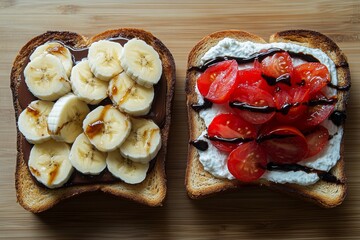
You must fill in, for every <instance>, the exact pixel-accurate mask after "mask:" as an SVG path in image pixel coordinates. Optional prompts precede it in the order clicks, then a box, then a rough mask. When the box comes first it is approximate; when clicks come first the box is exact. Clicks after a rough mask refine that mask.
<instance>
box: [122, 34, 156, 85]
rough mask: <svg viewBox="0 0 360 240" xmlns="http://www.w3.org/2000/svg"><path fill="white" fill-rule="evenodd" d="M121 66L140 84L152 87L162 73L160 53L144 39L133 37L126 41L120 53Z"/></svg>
mask: <svg viewBox="0 0 360 240" xmlns="http://www.w3.org/2000/svg"><path fill="white" fill-rule="evenodd" d="M120 62H121V66H122V67H123V68H124V70H125V72H126V73H127V74H128V75H129V76H131V77H132V78H133V79H134V80H135V81H136V82H137V83H138V84H140V85H143V86H144V87H148V88H149V87H152V86H153V85H154V84H156V83H157V82H158V81H159V80H160V77H161V74H162V64H161V60H160V57H159V54H158V53H157V52H156V51H155V50H154V48H153V47H152V46H150V45H148V44H147V43H146V42H144V41H143V40H139V39H136V38H133V39H131V40H129V41H128V42H127V43H125V45H124V48H123V51H122V52H121V55H120Z"/></svg>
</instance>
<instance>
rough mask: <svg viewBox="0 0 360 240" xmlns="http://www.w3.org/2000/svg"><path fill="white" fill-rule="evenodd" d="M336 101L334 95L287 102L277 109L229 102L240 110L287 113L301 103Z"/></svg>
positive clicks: (316, 103) (325, 103) (308, 104)
mask: <svg viewBox="0 0 360 240" xmlns="http://www.w3.org/2000/svg"><path fill="white" fill-rule="evenodd" d="M336 102H337V98H335V97H332V98H326V97H322V98H319V99H313V100H310V101H308V102H303V103H299V102H297V103H287V104H284V105H283V106H282V107H281V108H280V109H277V108H275V107H271V106H253V105H250V104H248V103H244V102H237V101H234V102H229V106H230V107H232V108H237V109H240V110H247V111H250V112H257V113H272V112H280V113H282V114H284V115H285V114H287V113H288V112H289V111H290V109H291V108H292V107H298V106H300V105H307V106H317V105H332V104H334V103H336Z"/></svg>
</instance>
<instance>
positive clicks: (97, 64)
mask: <svg viewBox="0 0 360 240" xmlns="http://www.w3.org/2000/svg"><path fill="white" fill-rule="evenodd" d="M122 49H123V47H122V46H121V45H120V44H119V43H117V42H112V41H109V40H100V41H98V42H94V43H93V44H91V46H90V48H89V53H88V59H89V66H90V68H91V71H92V72H93V73H94V75H95V76H96V77H97V78H99V79H101V80H103V81H109V80H110V79H111V78H113V77H114V76H116V75H118V74H119V73H121V72H122V71H123V69H122V67H121V65H120V53H121V52H122Z"/></svg>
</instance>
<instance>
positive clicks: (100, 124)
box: [85, 105, 112, 139]
mask: <svg viewBox="0 0 360 240" xmlns="http://www.w3.org/2000/svg"><path fill="white" fill-rule="evenodd" d="M111 107H112V106H111V105H106V106H105V107H104V108H103V110H102V111H101V113H100V116H99V118H98V119H97V120H95V121H94V122H92V123H90V124H88V125H87V127H86V129H85V134H86V136H87V137H88V138H90V139H92V138H94V137H95V136H96V135H98V134H100V133H101V132H103V131H104V127H105V122H104V117H105V114H106V112H107V111H108V110H109V109H110V108H111Z"/></svg>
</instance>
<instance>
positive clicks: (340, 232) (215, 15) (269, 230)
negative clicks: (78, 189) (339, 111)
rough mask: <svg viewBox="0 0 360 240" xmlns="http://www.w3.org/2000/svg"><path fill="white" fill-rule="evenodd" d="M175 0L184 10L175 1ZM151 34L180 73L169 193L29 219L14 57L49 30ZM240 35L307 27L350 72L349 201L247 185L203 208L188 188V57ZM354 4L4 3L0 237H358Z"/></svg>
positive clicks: (64, 208) (339, 0)
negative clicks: (19, 157) (205, 43)
mask: <svg viewBox="0 0 360 240" xmlns="http://www.w3.org/2000/svg"><path fill="white" fill-rule="evenodd" d="M180 2H181V3H180ZM119 27H137V28H144V29H146V30H148V31H151V32H152V33H153V34H154V35H156V36H157V37H158V38H160V39H161V40H162V41H163V42H164V43H165V45H166V46H167V47H168V48H169V49H170V51H171V52H172V54H173V56H174V58H175V62H176V66H177V74H176V77H177V79H176V80H177V83H176V90H175V98H174V105H173V115H172V126H171V133H170V144H169V149H168V153H169V154H168V157H167V165H166V171H167V176H168V194H167V200H166V202H165V205H164V206H163V207H161V208H148V207H144V206H140V205H138V204H136V203H132V202H129V201H125V200H122V199H117V198H114V197H112V196H108V195H105V194H101V193H88V194H84V195H81V196H79V197H75V198H72V199H69V200H66V201H65V202H63V203H61V204H59V205H58V206H56V207H55V208H53V209H51V210H50V211H47V212H45V213H43V214H39V215H34V214H31V213H29V212H27V211H25V210H24V209H22V208H21V207H20V206H19V205H18V204H17V203H16V195H15V187H14V173H15V159H16V135H15V132H16V126H15V117H14V110H13V106H12V101H11V92H10V88H9V85H10V83H9V75H10V69H11V66H12V61H13V60H14V58H15V56H16V54H17V52H18V51H19V50H20V48H21V47H22V46H23V45H24V44H25V43H26V42H27V41H28V40H29V39H31V38H32V37H34V36H36V35H38V34H41V33H43V32H45V31H47V30H70V31H75V32H78V33H81V34H84V35H86V36H91V35H93V34H96V33H98V32H102V31H104V30H106V29H112V28H119ZM224 29H241V30H246V31H249V32H252V33H255V34H258V35H260V36H262V37H264V38H266V39H267V38H268V36H270V35H271V34H272V33H274V32H277V31H280V30H286V29H313V30H317V31H320V32H322V33H324V34H327V35H328V36H330V37H331V38H333V39H334V40H335V41H336V42H337V43H338V45H339V46H340V47H341V48H342V50H343V51H344V52H345V54H346V55H347V57H348V61H349V64H350V69H351V73H352V88H351V99H350V103H349V108H348V120H347V125H346V135H345V140H346V147H345V159H346V169H347V176H348V182H349V191H348V197H347V198H346V200H345V202H344V203H343V205H341V206H339V207H337V208H335V209H330V210H329V209H321V208H319V207H317V206H314V205H311V204H309V203H305V202H302V201H299V200H296V199H293V198H290V197H288V196H285V195H282V194H278V193H274V192H271V191H269V190H267V189H260V188H248V189H244V190H242V191H239V192H232V193H226V194H223V195H220V196H215V197H212V198H208V199H205V200H200V201H193V200H190V199H189V198H188V197H187V195H186V192H185V188H184V174H185V167H186V153H187V142H188V135H187V117H186V106H185V94H184V79H185V69H186V61H187V54H188V52H189V51H190V50H191V48H192V46H193V45H195V43H196V42H197V41H199V40H200V39H201V38H202V37H203V36H205V35H207V34H209V33H212V32H214V31H218V30H224ZM359 103H360V1H358V0H335V1H324V0H313V1H288V0H285V1H270V0H249V1H225V0H221V1H219V0H216V1H213V0H206V1H195V0H186V1H178V2H176V1H173V2H170V3H169V2H167V1H154V2H150V1H149V2H148V1H113V2H112V3H111V1H90V0H85V1H65V0H64V1H58V2H56V1H18V0H1V1H0V238H4V239H12V238H30V239H76V238H86V239H102V238H105V237H108V238H124V239H129V238H156V239H183V238H193V239H252V238H254V239H255V238H256V239H263V238H264V239H274V238H277V239H290V238H296V239H331V238H334V239H356V238H357V239H359V238H360V140H359V139H360V136H359V132H360V127H359V126H360V122H359V116H360V104H359Z"/></svg>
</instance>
